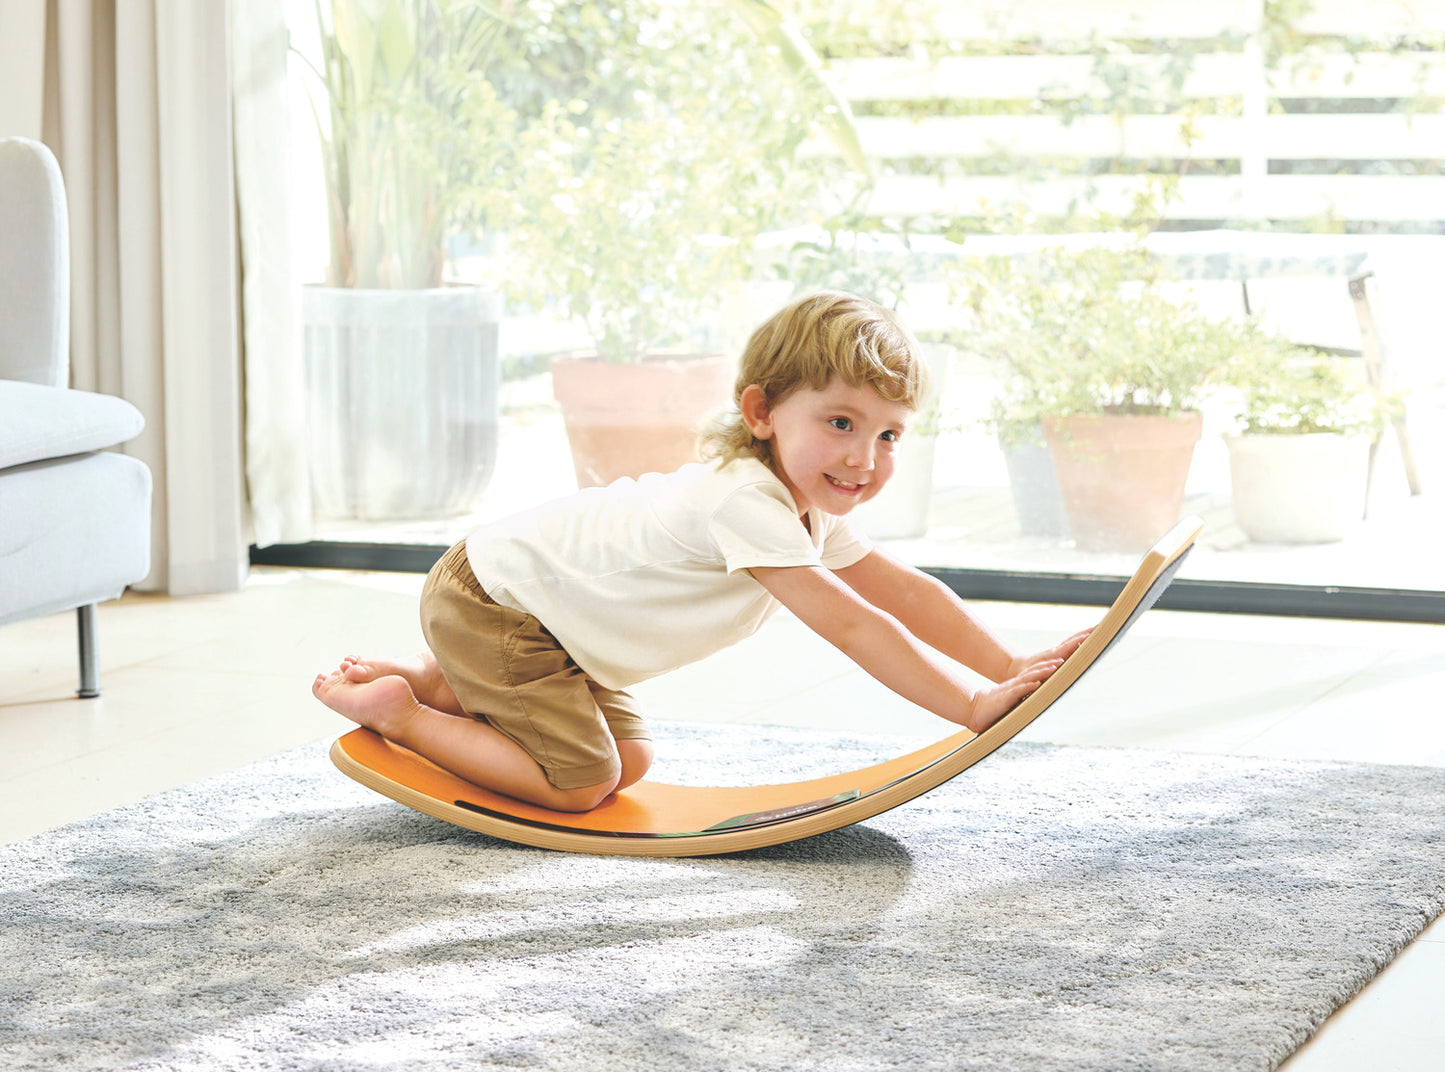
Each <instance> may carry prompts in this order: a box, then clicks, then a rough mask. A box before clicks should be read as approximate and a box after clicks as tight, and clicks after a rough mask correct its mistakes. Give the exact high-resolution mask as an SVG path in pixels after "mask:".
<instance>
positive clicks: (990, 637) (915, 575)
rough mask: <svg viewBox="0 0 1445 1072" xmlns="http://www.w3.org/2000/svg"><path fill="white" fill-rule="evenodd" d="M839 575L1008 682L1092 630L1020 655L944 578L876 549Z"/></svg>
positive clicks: (923, 633)
mask: <svg viewBox="0 0 1445 1072" xmlns="http://www.w3.org/2000/svg"><path fill="white" fill-rule="evenodd" d="M838 576H839V577H841V578H842V579H843V580H844V581H846V582H847V584H848V586H849V587H850V588H852V589H853V590H854V591H855V592H857V593H858V594H859V595H860V596H862V597H863V598H864V599H866V600H867V601H868V602H869V603H872V604H873V605H874V606H875V607H878V608H879V609H880V610H883V611H885V612H886V613H888V614H891V615H892V616H893V617H894V618H897V619H898V621H899V622H901V623H902V624H903V627H904V628H905V629H907V630H908V631H909V632H910V633H912V634H913V635H914V636H915V637H917V638H918V639H919V640H921V641H923V642H924V643H925V644H927V645H929V646H930V647H932V648H935V649H936V650H938V651H940V652H942V653H943V654H944V655H947V656H948V657H949V658H950V659H954V660H955V661H957V662H960V663H962V664H963V665H964V666H967V667H969V668H970V669H972V670H976V671H978V672H979V673H980V674H982V675H983V676H984V677H986V678H988V679H989V680H990V681H1006V680H1008V679H1009V678H1011V677H1014V676H1015V675H1017V674H1019V673H1021V672H1023V671H1024V670H1025V669H1027V668H1028V667H1030V666H1033V665H1035V664H1037V663H1041V662H1048V661H1050V660H1054V659H1057V660H1060V661H1062V660H1064V659H1067V658H1068V657H1069V656H1070V655H1072V654H1073V653H1074V650H1075V649H1076V648H1078V646H1079V645H1080V644H1082V643H1083V642H1084V639H1085V638H1086V637H1087V636H1088V635H1089V632H1090V630H1087V629H1086V630H1084V631H1082V632H1079V633H1075V634H1074V635H1073V636H1071V637H1068V638H1066V639H1065V640H1063V641H1061V642H1060V643H1058V644H1056V645H1054V646H1053V647H1051V648H1048V649H1046V650H1044V651H1040V652H1036V653H1034V654H1025V653H1016V652H1014V651H1012V650H1011V649H1010V648H1009V647H1008V646H1007V645H1005V644H1004V642H1003V641H1002V640H1000V639H999V638H998V637H997V636H996V635H995V634H994V633H992V632H991V631H990V630H989V629H988V627H987V626H985V625H984V624H983V623H982V622H980V621H979V620H978V619H977V618H975V617H974V616H973V614H972V613H970V611H969V609H968V607H967V606H966V605H965V604H964V602H963V600H961V599H959V598H958V596H956V595H954V593H953V590H952V589H950V588H949V587H948V586H947V585H945V584H944V583H943V582H942V581H939V580H937V579H936V578H934V577H930V576H928V574H926V573H924V572H922V571H921V570H917V569H914V568H913V567H912V566H910V565H908V564H907V563H904V562H900V561H898V560H897V559H896V558H893V557H891V556H890V555H887V554H884V553H883V552H882V551H878V550H874V551H872V552H870V553H869V554H868V555H866V556H865V557H864V558H863V559H861V560H860V561H859V562H856V563H855V564H853V565H852V566H848V567H846V568H845V569H841V570H838Z"/></svg>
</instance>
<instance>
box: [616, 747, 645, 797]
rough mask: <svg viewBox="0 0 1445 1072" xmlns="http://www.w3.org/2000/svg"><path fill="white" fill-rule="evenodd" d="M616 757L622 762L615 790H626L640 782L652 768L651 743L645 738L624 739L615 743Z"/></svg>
mask: <svg viewBox="0 0 1445 1072" xmlns="http://www.w3.org/2000/svg"><path fill="white" fill-rule="evenodd" d="M617 755H618V758H619V759H621V760H622V776H621V778H619V779H618V782H617V788H618V789H626V788H627V787H628V786H629V785H632V784H633V783H634V782H638V781H641V780H642V777H643V775H645V774H646V773H647V771H648V769H649V768H650V767H651V766H652V756H653V751H652V742H651V741H650V740H648V739H647V738H645V737H637V738H624V739H622V740H620V741H618V742H617Z"/></svg>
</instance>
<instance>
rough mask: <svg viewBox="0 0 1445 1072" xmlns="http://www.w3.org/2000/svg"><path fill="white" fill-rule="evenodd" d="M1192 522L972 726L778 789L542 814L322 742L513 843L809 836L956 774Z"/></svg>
mask: <svg viewBox="0 0 1445 1072" xmlns="http://www.w3.org/2000/svg"><path fill="white" fill-rule="evenodd" d="M1202 528H1203V524H1202V522H1201V521H1200V520H1199V519H1198V518H1194V517H1190V518H1186V519H1185V520H1184V521H1181V522H1180V523H1179V524H1178V525H1176V526H1175V527H1174V528H1173V529H1171V530H1170V531H1169V532H1168V533H1167V534H1166V535H1165V536H1163V537H1162V538H1161V539H1160V540H1159V542H1158V543H1156V544H1155V545H1154V546H1153V547H1152V548H1151V549H1150V550H1149V552H1148V553H1147V554H1146V555H1145V556H1144V560H1143V561H1142V562H1141V563H1140V564H1139V568H1138V569H1137V570H1135V572H1134V575H1133V576H1132V577H1131V578H1130V579H1129V580H1128V582H1127V583H1126V584H1125V585H1124V588H1123V590H1122V591H1121V592H1120V593H1119V596H1118V598H1116V599H1115V600H1114V603H1113V605H1112V606H1110V608H1109V610H1108V613H1107V614H1105V616H1104V618H1103V620H1102V621H1101V622H1100V623H1099V625H1098V626H1096V627H1095V629H1094V631H1093V632H1092V633H1091V634H1090V635H1089V637H1088V639H1087V640H1085V641H1084V643H1083V644H1082V645H1081V646H1080V647H1079V649H1078V650H1077V651H1076V652H1074V654H1073V655H1072V656H1070V657H1069V659H1068V660H1067V661H1066V662H1065V663H1064V664H1063V666H1061V667H1060V668H1059V669H1058V670H1056V671H1055V672H1054V674H1053V676H1052V677H1050V678H1049V679H1048V680H1047V681H1045V682H1044V684H1043V685H1041V686H1040V687H1039V688H1038V689H1037V690H1036V691H1035V692H1034V693H1033V694H1031V695H1030V696H1029V697H1028V698H1026V699H1025V700H1024V701H1023V702H1022V703H1020V704H1019V705H1018V706H1017V707H1016V708H1014V709H1013V710H1012V711H1010V712H1009V713H1008V714H1007V715H1005V716H1004V717H1003V718H1002V719H1000V720H999V721H998V722H996V723H994V724H993V725H992V726H990V727H989V728H988V729H986V730H984V731H983V732H982V733H978V734H975V733H974V732H973V731H971V730H964V731H963V732H962V733H956V734H954V735H953V736H951V737H947V738H945V739H943V740H941V741H939V742H937V743H936V744H932V745H929V746H928V747H927V748H921V749H919V750H918V751H916V752H910V753H908V754H907V755H904V756H899V757H898V758H897V759H892V760H889V761H888V762H886V763H879V764H877V765H876V766H872V767H865V768H863V769H862V770H856V771H849V772H848V773H846V774H835V775H831V776H829V777H826V778H815V779H812V780H810V781H804V782H792V783H789V784H786V785H761V786H747V787H737V788H705V787H700V786H687V785H666V784H663V783H659V782H649V781H645V780H644V781H641V782H638V783H637V784H636V785H633V786H630V787H629V788H627V789H625V790H623V791H622V792H620V793H615V794H613V795H612V796H610V797H608V798H607V799H606V800H605V801H603V802H602V803H601V804H600V805H598V806H597V807H596V808H594V809H593V810H592V811H589V812H582V813H571V812H558V811H551V810H550V809H548V808H541V807H537V806H536V805H533V804H527V803H524V802H522V801H520V800H514V799H512V798H511V797H507V796H503V795H501V794H499V793H493V792H490V791H489V790H486V789H482V788H480V787H478V786H475V785H473V784H472V783H470V782H467V781H464V780H462V779H461V778H458V777H456V776H455V775H453V774H450V773H448V772H447V771H444V770H442V769H441V768H440V767H438V766H436V765H435V764H433V763H431V762H429V761H427V760H425V759H423V758H422V757H420V756H418V755H416V754H415V753H414V752H410V751H408V750H407V749H405V748H402V747H400V746H399V745H395V744H392V743H391V742H390V741H388V740H386V739H385V738H384V737H381V736H379V735H378V734H376V733H373V732H372V731H371V730H367V729H357V730H353V731H351V732H350V733H348V734H346V735H345V736H343V737H341V738H340V739H339V740H338V741H336V743H335V744H334V745H332V747H331V760H332V762H333V763H335V764H336V766H337V767H338V768H339V769H340V770H341V771H342V772H343V773H344V774H346V775H348V776H349V777H351V778H354V779H356V780H357V781H358V782H360V783H361V784H362V785H364V786H367V787H368V788H370V789H374V790H376V791H377V792H378V793H382V794H384V795H385V796H388V797H391V798H392V799H393V800H396V801H399V802H400V803H402V804H405V805H407V806H408V807H411V808H415V809H416V810H418V811H421V812H425V813H426V814H427V815H431V816H435V817H436V818H438V819H444V820H446V821H447V822H449V823H455V824H457V825H458V826H463V827H466V828H468V829H470V830H477V831H480V832H481V833H484V834H491V835H492V836H494V837H499V838H504V839H506V840H508V841H514V842H519V843H521V844H523V845H535V846H538V847H541V848H546V849H562V850H566V851H569V852H588V853H602V854H610V855H625V856H707V855H711V854H714V853H721V852H737V851H740V850H745V849H755V848H759V847H761V846H764V845H777V844H781V843H782V842H785V841H795V840H797V839H798V838H805V837H810V836H811V835H813V834H820V833H822V832H823V831H825V830H836V829H837V828H839V827H841V826H848V825H849V824H851V823H856V822H860V821H861V820H863V819H869V818H872V817H873V816H875V815H878V814H880V813H881V812H884V811H887V810H888V809H890V808H895V807H897V806H898V805H899V804H903V803H905V802H907V801H909V800H912V799H913V798H914V797H916V796H918V795H920V794H922V793H926V792H928V791H929V790H930V789H934V788H936V787H937V786H940V785H942V784H943V783H944V782H946V781H948V780H949V779H950V778H953V777H955V776H957V775H958V774H961V773H962V772H963V771H965V770H967V769H968V768H969V767H971V766H973V765H974V764H975V763H977V762H978V761H979V760H981V759H983V758H984V757H985V756H987V755H989V754H990V753H991V752H993V751H994V750H995V749H996V748H998V747H999V746H1000V745H1002V744H1004V743H1005V742H1006V741H1008V740H1009V739H1010V738H1012V737H1013V736H1014V735H1015V734H1017V733H1018V732H1019V731H1020V730H1022V729H1023V728H1024V727H1025V726H1027V725H1028V724H1029V723H1030V722H1032V721H1033V720H1034V719H1036V718H1038V716H1039V715H1041V714H1043V712H1044V711H1045V710H1046V709H1047V708H1048V707H1049V705H1050V704H1052V703H1053V702H1054V701H1055V700H1057V699H1058V698H1059V697H1060V696H1062V695H1063V694H1064V692H1066V691H1067V690H1068V689H1069V687H1070V686H1071V685H1073V683H1074V682H1075V681H1077V680H1078V679H1079V678H1080V677H1081V676H1082V675H1083V673H1084V671H1085V670H1087V669H1088V668H1089V667H1090V666H1092V665H1093V664H1094V663H1095V662H1096V661H1097V660H1098V659H1099V657H1100V656H1101V655H1103V654H1104V652H1105V651H1107V650H1108V649H1109V648H1110V647H1111V646H1112V645H1113V644H1114V642H1115V641H1116V640H1118V639H1119V637H1121V636H1122V635H1123V634H1124V632H1125V630H1127V629H1128V628H1129V626H1130V625H1132V624H1133V622H1134V620H1135V619H1136V618H1138V617H1139V615H1141V614H1143V613H1144V611H1146V610H1148V609H1149V607H1150V606H1152V605H1153V603H1154V601H1155V600H1156V599H1158V598H1159V595H1160V593H1162V592H1163V591H1164V589H1165V588H1166V587H1168V585H1169V582H1170V581H1171V580H1173V578H1174V574H1175V572H1176V571H1177V570H1178V568H1179V565H1180V563H1181V562H1182V561H1183V560H1184V557H1185V555H1186V554H1187V553H1188V551H1189V549H1190V547H1192V546H1193V544H1194V540H1195V538H1196V537H1197V536H1198V535H1199V532H1200V530H1201V529H1202Z"/></svg>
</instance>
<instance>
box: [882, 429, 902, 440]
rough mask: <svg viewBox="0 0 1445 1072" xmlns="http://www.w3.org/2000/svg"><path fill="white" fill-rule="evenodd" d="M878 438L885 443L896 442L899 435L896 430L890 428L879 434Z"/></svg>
mask: <svg viewBox="0 0 1445 1072" xmlns="http://www.w3.org/2000/svg"><path fill="white" fill-rule="evenodd" d="M878 438H879V439H881V440H883V442H885V443H897V442H898V440H899V438H900V437H899V435H898V433H897V432H895V431H893V430H892V429H891V428H890V429H889V430H888V431H886V432H884V433H883V434H882V435H881V436H879V437H878Z"/></svg>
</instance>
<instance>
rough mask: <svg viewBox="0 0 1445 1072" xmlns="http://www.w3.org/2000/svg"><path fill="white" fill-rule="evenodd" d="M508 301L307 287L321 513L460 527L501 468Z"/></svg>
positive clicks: (471, 291)
mask: <svg viewBox="0 0 1445 1072" xmlns="http://www.w3.org/2000/svg"><path fill="white" fill-rule="evenodd" d="M501 311H502V300H501V295H500V294H499V293H498V292H496V291H493V290H484V289H482V288H479V287H471V286H456V287H442V288H438V289H435V290H359V289H345V288H340V287H322V286H308V287H305V288H303V296H302V324H303V340H304V342H303V349H304V353H305V360H306V390H307V402H306V408H307V419H308V428H307V440H308V450H309V454H310V469H311V495H312V505H313V509H314V510H315V512H316V513H317V514H318V515H321V516H325V517H337V518H361V519H369V520H381V519H402V518H436V517H455V516H458V515H461V514H465V513H467V512H468V511H469V510H471V509H473V508H474V507H475V506H476V504H477V503H478V501H479V500H480V499H481V497H482V493H483V492H484V491H485V490H486V487H487V484H488V483H489V482H490V480H491V477H492V471H493V469H494V467H495V463H496V452H497V423H498V420H499V415H500V411H499V403H498V388H499V382H500V372H499V363H498V354H497V334H498V328H499V325H500V321H501Z"/></svg>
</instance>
